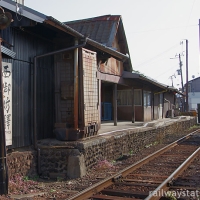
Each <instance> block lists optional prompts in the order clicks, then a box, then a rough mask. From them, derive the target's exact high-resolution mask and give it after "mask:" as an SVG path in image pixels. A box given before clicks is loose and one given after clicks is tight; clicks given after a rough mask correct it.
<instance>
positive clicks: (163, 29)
mask: <svg viewBox="0 0 200 200" xmlns="http://www.w3.org/2000/svg"><path fill="white" fill-rule="evenodd" d="M192 26H198V25H196V24H195V25H190V26H187V25H186V26H176V27H171V28H161V29H150V30H145V31H133V32H132V31H131V32H127V33H146V32H153V31H165V30H170V29H176V28H188V27H192Z"/></svg>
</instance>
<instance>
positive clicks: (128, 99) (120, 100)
mask: <svg viewBox="0 0 200 200" xmlns="http://www.w3.org/2000/svg"><path fill="white" fill-rule="evenodd" d="M117 104H118V105H121V106H130V105H132V91H131V90H118V91H117Z"/></svg>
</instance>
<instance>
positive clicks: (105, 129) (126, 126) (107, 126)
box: [98, 116, 190, 136]
mask: <svg viewBox="0 0 200 200" xmlns="http://www.w3.org/2000/svg"><path fill="white" fill-rule="evenodd" d="M183 119H190V116H179V117H174V118H163V119H157V120H152V121H149V122H139V121H136V122H134V123H132V122H131V121H118V122H117V126H114V121H102V123H101V128H100V129H99V131H98V135H99V136H101V135H106V134H112V133H116V132H118V131H127V130H134V129H146V128H148V127H155V128H156V127H159V126H164V125H167V124H170V123H174V122H176V121H179V120H183Z"/></svg>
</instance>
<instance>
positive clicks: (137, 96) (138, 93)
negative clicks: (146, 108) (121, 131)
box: [134, 89, 142, 106]
mask: <svg viewBox="0 0 200 200" xmlns="http://www.w3.org/2000/svg"><path fill="white" fill-rule="evenodd" d="M134 104H135V105H136V106H141V105H142V90H138V89H137V90H134Z"/></svg>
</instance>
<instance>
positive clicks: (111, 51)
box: [87, 38, 129, 62]
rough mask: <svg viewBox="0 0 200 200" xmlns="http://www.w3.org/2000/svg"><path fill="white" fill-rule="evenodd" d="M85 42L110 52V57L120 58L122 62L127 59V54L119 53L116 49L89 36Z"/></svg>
mask: <svg viewBox="0 0 200 200" xmlns="http://www.w3.org/2000/svg"><path fill="white" fill-rule="evenodd" d="M87 43H88V44H90V45H92V46H94V47H96V48H98V49H100V50H102V51H104V52H106V53H108V54H110V55H111V56H112V57H114V58H116V59H117V60H120V61H122V62H124V61H126V60H127V59H129V55H125V54H123V53H120V52H118V51H115V50H113V49H112V48H110V47H107V46H106V45H103V44H100V43H98V42H96V41H94V40H92V39H90V38H88V39H87Z"/></svg>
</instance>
